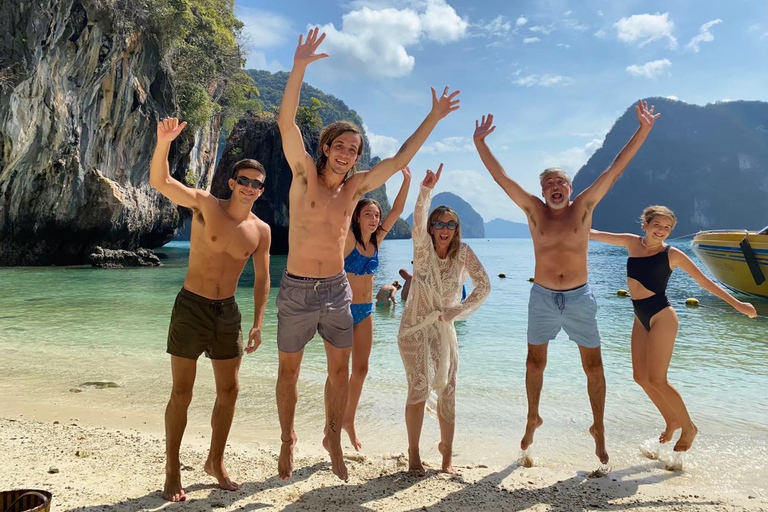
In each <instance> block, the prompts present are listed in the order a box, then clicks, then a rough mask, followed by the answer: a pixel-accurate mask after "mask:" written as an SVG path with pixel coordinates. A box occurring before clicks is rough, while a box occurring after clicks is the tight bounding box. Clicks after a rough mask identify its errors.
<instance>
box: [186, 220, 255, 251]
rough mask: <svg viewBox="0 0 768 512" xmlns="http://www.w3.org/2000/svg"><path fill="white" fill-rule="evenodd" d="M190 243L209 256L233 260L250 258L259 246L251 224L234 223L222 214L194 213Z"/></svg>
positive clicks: (246, 222) (253, 226)
mask: <svg viewBox="0 0 768 512" xmlns="http://www.w3.org/2000/svg"><path fill="white" fill-rule="evenodd" d="M192 241H193V243H195V244H196V246H198V247H203V248H204V249H205V251H206V252H208V253H210V254H211V255H224V254H226V255H228V256H229V257H231V258H233V259H235V260H243V259H247V258H248V257H250V256H251V255H252V254H253V253H254V252H255V251H256V248H257V247H258V245H259V234H258V230H257V229H256V227H255V225H253V223H251V222H248V221H245V222H240V223H238V222H236V221H234V220H233V219H232V218H231V217H229V216H228V215H226V214H225V213H224V212H217V211H214V212H208V213H207V214H206V215H205V216H204V215H203V214H201V213H200V212H195V213H194V215H193V220H192Z"/></svg>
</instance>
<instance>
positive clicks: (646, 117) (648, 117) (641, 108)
mask: <svg viewBox="0 0 768 512" xmlns="http://www.w3.org/2000/svg"><path fill="white" fill-rule="evenodd" d="M654 108H656V107H655V106H654V105H651V108H650V110H649V109H648V103H647V102H645V101H643V100H637V105H635V112H637V120H638V121H639V122H640V126H641V127H642V128H647V129H649V130H650V129H651V128H653V123H655V122H656V119H658V117H659V116H660V115H661V114H654V113H653V109H654Z"/></svg>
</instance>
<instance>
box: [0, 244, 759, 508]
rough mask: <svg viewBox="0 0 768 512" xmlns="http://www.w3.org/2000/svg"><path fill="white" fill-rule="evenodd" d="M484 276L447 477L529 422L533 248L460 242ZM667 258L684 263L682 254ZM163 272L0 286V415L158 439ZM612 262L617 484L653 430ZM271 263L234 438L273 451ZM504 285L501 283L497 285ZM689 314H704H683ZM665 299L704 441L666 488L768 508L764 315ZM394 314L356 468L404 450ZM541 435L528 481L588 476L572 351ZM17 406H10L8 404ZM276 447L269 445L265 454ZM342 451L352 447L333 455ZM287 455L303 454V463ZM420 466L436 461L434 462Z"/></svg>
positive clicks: (620, 279)
mask: <svg viewBox="0 0 768 512" xmlns="http://www.w3.org/2000/svg"><path fill="white" fill-rule="evenodd" d="M469 243H470V245H472V247H473V249H474V250H475V251H476V253H477V254H478V256H479V258H480V260H481V261H482V262H483V264H484V265H485V267H486V269H487V271H488V273H489V275H490V276H491V284H492V291H491V295H490V297H489V299H488V300H487V301H486V303H485V304H484V305H483V306H482V307H481V308H480V309H479V311H478V312H477V313H476V314H475V315H474V316H473V317H471V318H470V319H469V320H467V321H466V322H463V323H459V324H457V332H458V336H459V344H460V368H459V382H458V393H457V429H456V432H457V434H456V457H457V462H458V463H459V464H467V463H486V464H490V465H500V464H506V463H509V462H510V461H513V460H515V459H516V458H517V446H518V443H519V439H520V437H521V436H522V433H523V429H524V421H525V412H526V399H525V388H524V375H525V355H526V322H527V301H528V293H529V289H530V283H529V282H528V278H529V277H530V276H532V275H533V247H532V244H531V241H530V240H527V239H495V240H492V241H490V240H469ZM674 244H675V245H676V246H677V247H679V248H681V249H683V250H685V251H686V252H687V253H688V254H689V255H691V256H692V257H693V258H694V260H696V258H695V256H693V255H692V252H691V251H690V250H689V249H688V242H687V241H678V242H674ZM411 251H412V246H411V242H410V241H406V240H403V241H387V242H386V243H384V244H383V247H382V248H381V258H380V259H381V268H380V271H379V273H378V274H377V275H376V286H379V285H381V284H384V283H388V282H391V281H392V280H393V279H396V278H399V277H398V276H397V271H398V269H399V268H400V267H409V266H410V265H409V264H410V260H411ZM159 252H160V253H161V254H162V255H163V256H165V258H164V260H163V262H164V266H163V267H162V268H156V269H125V270H101V269H91V268H86V267H69V268H53V267H46V268H11V269H2V270H0V290H1V292H0V350H1V351H2V353H3V355H4V357H3V358H0V375H2V377H0V399H3V400H16V401H18V400H24V401H27V402H29V404H31V405H40V407H51V408H55V407H59V408H67V407H70V408H78V410H93V411H98V414H99V415H100V417H101V418H102V419H104V421H106V420H107V419H109V418H111V417H118V416H119V417H120V418H123V419H125V421H131V419H133V420H134V422H136V421H146V422H148V424H149V425H150V426H154V427H156V428H159V426H161V422H162V412H163V409H164V407H165V403H166V401H167V397H168V392H169V389H170V372H169V363H168V356H167V355H166V354H165V339H166V335H167V329H168V320H169V317H170V311H171V307H172V305H173V300H174V297H175V295H176V293H177V292H178V290H179V288H180V287H181V285H182V283H183V280H184V273H185V268H186V259H187V253H188V248H187V247H186V246H185V245H184V244H171V245H169V246H166V247H165V248H163V249H161V250H159ZM625 263H626V252H625V250H623V249H621V248H616V247H611V246H607V245H601V244H597V243H593V244H592V245H591V246H590V260H589V264H590V282H591V285H592V287H593V290H594V292H595V295H596V296H597V299H598V303H599V305H600V310H599V313H598V321H599V324H600V331H601V336H602V338H603V358H604V364H605V372H606V381H607V389H608V392H607V400H606V401H607V403H606V428H607V439H608V451H609V453H610V454H611V458H612V463H613V464H614V465H615V466H616V467H630V466H633V465H637V464H645V463H647V462H648V461H647V460H646V459H643V458H642V457H641V456H640V455H639V452H638V450H637V447H638V445H639V444H640V443H641V442H642V441H643V440H645V439H646V438H649V437H653V436H657V435H658V431H659V429H660V428H661V427H663V423H662V420H661V417H660V415H659V414H658V413H657V412H656V410H655V408H654V407H653V405H652V404H651V402H650V401H649V400H648V398H647V397H646V396H645V394H644V393H643V392H642V390H641V389H640V388H639V387H638V386H637V385H636V384H635V383H634V382H633V381H632V370H631V361H630V352H629V337H630V332H631V328H632V319H633V316H632V307H631V302H630V300H629V299H627V298H620V297H617V296H616V290H617V289H619V288H626V281H625V277H624V276H625ZM284 265H285V257H274V258H273V259H272V280H273V282H272V291H271V293H270V303H269V305H268V308H267V313H266V319H265V326H264V336H263V340H264V343H263V345H262V347H261V348H260V349H259V350H258V351H257V352H256V353H255V354H253V355H250V356H246V357H245V358H244V359H243V364H242V368H241V394H240V400H239V402H238V404H239V405H238V407H239V409H238V412H237V415H236V420H235V425H234V427H233V436H235V437H237V438H239V439H244V440H256V439H261V440H266V441H267V442H271V441H276V440H277V437H278V435H279V431H278V422H277V413H276V407H275V405H274V385H275V381H276V373H277V349H276V346H275V329H276V310H275V306H274V298H275V295H276V293H277V289H278V285H279V283H278V279H279V277H280V274H281V271H282V268H283V267H284ZM501 272H503V273H505V274H506V276H507V277H506V279H501V278H499V277H497V276H498V274H499V273H501ZM252 285H253V270H252V267H251V265H250V263H249V264H248V266H247V267H246V270H245V272H244V273H243V276H242V277H241V280H240V287H239V290H238V293H237V300H238V303H239V304H240V308H241V310H242V312H243V318H244V320H245V322H244V325H243V330H244V332H247V330H248V329H249V328H250V323H249V322H250V318H252V314H253V298H252ZM687 297H697V298H699V299H700V300H701V306H700V307H698V308H687V307H686V306H685V305H684V301H685V299H686V298H687ZM669 298H670V302H671V303H672V304H673V306H674V307H675V309H676V310H677V313H678V315H679V317H680V332H679V335H678V339H677V344H676V347H675V354H674V358H673V361H672V365H671V368H670V381H671V382H672V383H673V384H674V385H676V387H677V388H678V390H679V391H680V392H681V394H682V395H683V398H684V399H685V400H686V403H687V405H688V407H689V410H690V412H691V415H692V417H693V419H694V421H695V422H696V423H697V425H698V426H699V429H700V432H701V434H700V436H699V438H698V439H697V441H696V444H695V446H694V449H693V451H692V452H691V453H689V454H687V455H686V459H685V468H686V472H685V473H684V474H683V475H681V476H680V477H679V478H678V479H676V480H673V481H674V482H677V483H676V484H674V485H685V484H686V482H688V483H690V482H691V481H692V479H693V480H696V481H704V482H706V483H707V484H708V485H712V486H714V487H717V488H720V489H723V490H731V491H746V492H750V493H754V494H759V495H763V496H764V495H765V492H766V491H765V487H766V484H765V482H764V477H763V476H762V475H765V474H766V470H768V467H767V466H768V463H767V462H766V461H767V460H768V407H767V406H768V395H767V394H766V391H765V390H766V388H767V387H768V377H767V375H768V357H767V356H768V336H766V334H767V333H768V303H760V304H756V306H757V307H758V311H759V312H760V314H761V315H762V316H761V317H759V318H757V319H753V320H750V319H748V318H746V317H744V316H742V315H741V314H739V313H738V312H736V311H735V310H733V309H732V308H731V307H730V306H728V305H727V304H726V303H724V302H723V301H721V300H719V299H717V298H716V297H714V296H712V295H710V294H708V293H707V292H705V291H703V290H701V289H700V288H699V287H698V285H697V284H696V283H695V282H694V281H693V280H692V279H691V278H690V277H688V276H687V274H685V273H684V272H682V271H681V270H676V271H675V272H674V273H673V276H672V279H671V280H670V285H669ZM401 313H402V306H397V307H395V308H393V309H391V310H377V311H375V312H374V326H375V336H374V338H375V340H374V348H373V352H372V354H371V360H370V373H369V376H368V380H367V382H366V387H365V389H364V391H363V397H362V400H361V404H360V409H359V413H358V432H359V435H360V436H361V438H362V440H363V443H364V451H365V452H369V453H387V452H394V453H400V452H402V451H404V450H405V448H406V436H405V427H404V422H403V406H404V403H405V392H406V389H405V376H404V372H403V369H402V364H401V361H400V356H399V353H398V350H397V340H396V334H397V328H398V325H399V319H400V315H401ZM200 361H201V364H200V365H199V371H198V384H197V387H196V396H195V400H194V401H193V406H192V409H191V412H190V427H191V428H193V429H198V430H199V431H200V432H205V430H206V428H207V427H206V425H207V423H208V417H209V414H210V408H211V406H212V403H213V389H214V388H213V384H212V382H213V381H212V375H211V372H210V365H209V364H207V361H205V360H204V359H203V358H201V360H200ZM94 380H104V381H115V382H117V383H119V384H120V385H121V387H120V388H116V389H109V390H99V391H90V390H89V391H86V392H84V393H79V394H75V393H70V392H69V391H68V390H69V388H72V387H75V386H77V385H78V384H80V383H82V382H85V381H94ZM324 382H325V356H324V350H323V347H322V343H320V342H319V341H318V340H317V339H316V340H315V341H313V342H311V343H310V344H309V345H308V346H307V349H306V351H305V355H304V362H303V366H302V373H301V379H300V387H299V392H300V398H299V404H298V407H297V420H296V421H297V431H298V434H299V437H300V439H302V441H301V443H300V450H301V449H303V450H307V452H309V451H311V449H313V448H312V447H314V446H316V441H317V440H319V439H320V435H321V432H320V431H321V429H322V415H323V408H322V392H323V385H324ZM541 404H542V406H541V414H542V417H543V418H544V425H543V426H542V427H541V429H540V430H539V431H538V432H537V435H536V443H535V444H534V456H535V458H536V461H537V464H539V465H542V466H574V467H578V468H581V469H594V467H593V466H595V461H596V459H595V457H594V455H593V451H594V446H593V443H592V440H591V438H590V437H589V435H588V434H587V428H588V427H589V425H590V423H591V413H590V408H589V402H588V399H587V394H586V381H585V378H584V375H583V373H582V370H581V365H580V360H579V356H578V350H577V348H576V346H575V344H573V343H572V342H570V341H569V340H568V339H567V337H566V336H565V334H564V333H561V334H560V336H559V337H558V339H557V340H555V341H554V342H552V343H550V347H549V362H548V367H547V371H546V374H545V382H544V390H543V393H542V401H541ZM16 405H18V404H16ZM437 439H438V431H437V422H436V421H431V420H427V421H425V428H424V435H423V438H422V445H423V452H424V454H425V457H427V458H428V459H429V457H430V456H432V455H431V453H432V451H434V450H433V448H434V444H435V443H436V442H437ZM275 446H276V445H275ZM346 446H347V448H348V446H349V445H348V444H346ZM300 453H301V452H300ZM432 457H433V458H434V456H432Z"/></svg>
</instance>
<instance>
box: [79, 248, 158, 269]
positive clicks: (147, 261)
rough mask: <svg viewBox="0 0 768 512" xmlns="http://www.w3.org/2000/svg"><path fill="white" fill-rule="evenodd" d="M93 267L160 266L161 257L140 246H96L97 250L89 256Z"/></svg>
mask: <svg viewBox="0 0 768 512" xmlns="http://www.w3.org/2000/svg"><path fill="white" fill-rule="evenodd" d="M88 259H89V260H90V261H91V266H92V267H97V268H126V267H160V266H162V263H160V258H158V257H157V256H156V255H155V253H154V252H152V251H150V250H149V249H143V248H139V249H136V250H135V251H126V250H125V249H116V250H113V249H104V248H103V247H96V251H95V252H94V253H93V254H91V255H90V256H88Z"/></svg>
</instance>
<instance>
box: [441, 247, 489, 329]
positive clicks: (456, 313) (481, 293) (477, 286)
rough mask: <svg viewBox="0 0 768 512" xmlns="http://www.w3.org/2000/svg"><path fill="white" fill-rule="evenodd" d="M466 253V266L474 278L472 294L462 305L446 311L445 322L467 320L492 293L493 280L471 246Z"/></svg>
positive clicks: (443, 316)
mask: <svg viewBox="0 0 768 512" xmlns="http://www.w3.org/2000/svg"><path fill="white" fill-rule="evenodd" d="M466 251H467V259H466V261H465V265H466V268H467V272H468V273H469V277H470V278H472V293H470V294H469V296H468V297H467V298H466V299H464V301H463V302H462V303H461V304H459V305H458V306H456V307H453V308H451V309H449V310H448V311H445V312H444V313H443V315H442V319H443V320H447V321H451V320H466V319H467V318H469V317H470V316H471V315H472V313H474V312H475V311H476V310H477V308H479V307H480V305H481V304H482V303H483V302H485V299H487V298H488V295H489V294H490V293H491V280H490V279H488V273H487V272H486V271H485V268H483V264H482V263H480V260H478V259H477V256H476V255H475V252H474V251H473V250H472V249H471V248H470V247H469V246H467V247H466Z"/></svg>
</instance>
